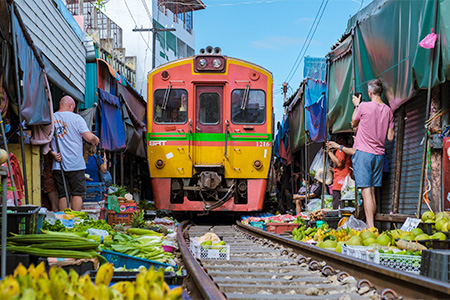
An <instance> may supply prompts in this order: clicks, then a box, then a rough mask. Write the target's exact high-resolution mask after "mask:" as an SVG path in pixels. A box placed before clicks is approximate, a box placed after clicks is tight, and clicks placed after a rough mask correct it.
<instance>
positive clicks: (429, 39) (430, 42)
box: [419, 28, 437, 49]
mask: <svg viewBox="0 0 450 300" xmlns="http://www.w3.org/2000/svg"><path fill="white" fill-rule="evenodd" d="M436 40H437V35H436V33H433V28H431V33H429V34H427V36H426V37H425V38H424V39H423V40H421V41H420V42H419V46H420V47H422V48H425V49H432V48H434V46H435V44H436Z"/></svg>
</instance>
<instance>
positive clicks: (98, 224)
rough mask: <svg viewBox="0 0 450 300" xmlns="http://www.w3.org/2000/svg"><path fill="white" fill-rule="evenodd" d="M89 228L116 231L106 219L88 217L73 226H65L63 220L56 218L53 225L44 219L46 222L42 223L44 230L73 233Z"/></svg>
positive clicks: (109, 231) (110, 232)
mask: <svg viewBox="0 0 450 300" xmlns="http://www.w3.org/2000/svg"><path fill="white" fill-rule="evenodd" d="M89 228H92V229H101V230H106V231H108V233H109V234H112V233H114V229H113V228H112V227H111V225H109V224H108V223H107V222H106V221H105V220H92V219H87V220H84V221H83V222H81V223H79V224H76V225H75V226H74V227H72V228H67V227H65V226H64V225H63V224H62V222H61V220H56V222H55V224H53V225H51V224H50V223H49V222H47V221H46V220H44V223H43V225H42V229H44V230H50V231H57V232H73V233H75V232H86V231H87V230H88V229H89Z"/></svg>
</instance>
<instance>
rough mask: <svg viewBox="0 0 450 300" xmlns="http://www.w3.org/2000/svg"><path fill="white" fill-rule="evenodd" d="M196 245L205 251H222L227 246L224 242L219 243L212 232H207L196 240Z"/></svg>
mask: <svg viewBox="0 0 450 300" xmlns="http://www.w3.org/2000/svg"><path fill="white" fill-rule="evenodd" d="M196 242H197V244H198V245H200V246H202V247H203V248H205V249H221V250H222V249H223V250H226V249H224V247H223V246H226V245H227V244H226V243H225V242H224V241H221V240H220V238H219V237H218V236H217V234H215V233H212V232H207V233H205V234H204V235H202V236H201V237H199V238H197V241H196Z"/></svg>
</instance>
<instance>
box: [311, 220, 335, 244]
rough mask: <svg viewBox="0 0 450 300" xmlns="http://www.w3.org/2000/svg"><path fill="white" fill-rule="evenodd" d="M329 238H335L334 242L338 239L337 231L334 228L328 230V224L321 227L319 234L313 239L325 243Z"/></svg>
mask: <svg viewBox="0 0 450 300" xmlns="http://www.w3.org/2000/svg"><path fill="white" fill-rule="evenodd" d="M327 236H333V240H335V239H336V238H335V237H336V230H335V229H332V228H328V224H326V223H325V224H323V225H322V226H320V228H319V229H318V230H317V232H316V233H315V234H314V236H313V239H314V240H315V241H316V242H321V241H323V240H324V239H325V238H326V237H327Z"/></svg>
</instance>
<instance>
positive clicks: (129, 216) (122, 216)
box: [107, 210, 133, 226]
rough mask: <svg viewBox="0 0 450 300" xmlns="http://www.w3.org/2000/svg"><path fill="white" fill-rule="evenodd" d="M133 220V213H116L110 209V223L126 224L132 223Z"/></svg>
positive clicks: (108, 219) (108, 217)
mask: <svg viewBox="0 0 450 300" xmlns="http://www.w3.org/2000/svg"><path fill="white" fill-rule="evenodd" d="M132 220H133V213H131V212H127V213H119V214H118V213H116V212H115V211H113V210H108V216H107V222H108V224H109V225H111V226H112V225H113V224H125V225H130V224H131V221H132Z"/></svg>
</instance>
